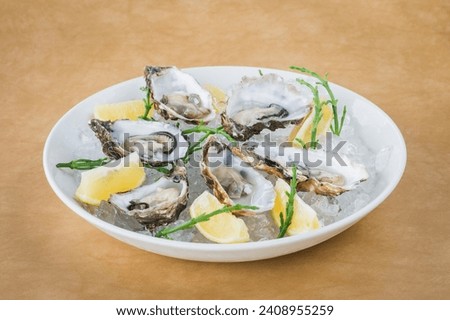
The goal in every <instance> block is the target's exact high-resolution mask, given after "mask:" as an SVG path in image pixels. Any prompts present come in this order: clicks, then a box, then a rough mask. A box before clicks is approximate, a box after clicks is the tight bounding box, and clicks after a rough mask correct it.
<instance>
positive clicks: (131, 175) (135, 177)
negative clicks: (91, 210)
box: [75, 153, 145, 205]
mask: <svg viewBox="0 0 450 320" xmlns="http://www.w3.org/2000/svg"><path fill="white" fill-rule="evenodd" d="M144 180H145V171H144V167H143V166H142V165H141V162H140V160H139V155H138V154H137V153H131V154H130V155H129V156H127V157H125V158H122V159H119V160H116V161H113V162H110V163H108V164H107V165H105V166H102V167H98V168H95V169H91V170H88V171H85V172H83V173H82V174H81V182H80V185H79V186H78V189H77V191H76V192H75V197H76V198H77V199H79V200H80V201H82V202H85V203H88V204H92V205H99V204H100V202H101V201H102V200H108V199H109V197H110V196H111V195H112V194H114V193H118V192H125V191H129V190H131V189H134V188H137V187H139V186H140V185H141V184H142V183H143V182H144Z"/></svg>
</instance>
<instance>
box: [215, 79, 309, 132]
mask: <svg viewBox="0 0 450 320" xmlns="http://www.w3.org/2000/svg"><path fill="white" fill-rule="evenodd" d="M310 110H311V101H310V99H309V98H307V97H306V96H305V95H303V94H302V93H301V92H300V90H299V89H298V88H297V87H296V86H294V85H293V84H289V83H287V82H285V80H284V79H283V78H282V77H280V76H278V75H276V74H266V75H264V76H261V77H256V78H248V77H244V78H242V81H241V82H240V83H239V84H237V85H235V86H234V87H233V89H232V90H231V93H230V97H229V100H228V105H227V108H226V110H225V112H224V113H222V114H221V120H222V125H223V127H224V128H225V130H226V131H227V132H228V133H229V134H230V135H231V136H232V137H233V138H235V139H236V140H239V141H244V140H247V139H248V138H250V137H251V136H253V135H255V134H258V133H260V132H261V131H262V130H264V129H269V130H271V131H273V130H276V129H279V128H284V127H286V126H287V125H288V124H292V123H298V122H300V121H301V120H302V119H303V118H304V117H305V116H306V115H307V114H308V113H309V112H310Z"/></svg>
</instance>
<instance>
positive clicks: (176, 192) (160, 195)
mask: <svg viewBox="0 0 450 320" xmlns="http://www.w3.org/2000/svg"><path fill="white" fill-rule="evenodd" d="M188 195H189V192H188V181H187V178H186V168H185V167H184V166H182V165H179V166H176V167H175V168H174V170H173V172H172V173H171V175H170V176H167V177H162V178H160V179H158V180H157V181H156V182H154V183H152V184H148V185H144V186H142V187H139V188H137V189H134V190H132V191H130V192H127V193H120V194H115V195H112V196H111V197H110V199H109V202H110V203H111V204H112V205H114V206H115V207H117V208H118V209H119V210H120V211H121V212H122V213H123V214H126V215H128V216H132V217H134V218H135V219H136V220H137V221H139V222H140V223H142V224H145V225H147V227H148V228H149V229H150V230H152V229H154V228H155V227H156V226H160V225H164V224H167V223H169V222H172V221H174V220H176V219H178V215H179V214H180V212H181V211H183V210H184V208H186V205H187V202H188Z"/></svg>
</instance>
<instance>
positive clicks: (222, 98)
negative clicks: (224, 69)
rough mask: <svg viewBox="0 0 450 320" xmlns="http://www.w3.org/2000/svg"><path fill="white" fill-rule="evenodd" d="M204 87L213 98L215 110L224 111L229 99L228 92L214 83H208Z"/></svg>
mask: <svg viewBox="0 0 450 320" xmlns="http://www.w3.org/2000/svg"><path fill="white" fill-rule="evenodd" d="M204 88H205V89H206V90H208V91H209V93H210V94H211V96H212V98H213V107H214V109H215V111H216V112H217V113H222V112H224V111H225V108H226V106H227V100H228V96H227V95H226V93H225V92H224V91H223V90H222V89H220V88H218V87H216V86H213V85H212V84H206V85H205V86H204Z"/></svg>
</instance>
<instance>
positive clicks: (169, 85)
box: [144, 66, 216, 123]
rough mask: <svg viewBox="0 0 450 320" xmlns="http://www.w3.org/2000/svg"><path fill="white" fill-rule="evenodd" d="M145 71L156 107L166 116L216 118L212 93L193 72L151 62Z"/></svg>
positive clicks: (193, 119)
mask: <svg viewBox="0 0 450 320" xmlns="http://www.w3.org/2000/svg"><path fill="white" fill-rule="evenodd" d="M144 72H145V80H146V83H147V87H148V88H149V89H150V92H151V94H152V99H153V101H154V106H155V110H156V111H157V112H158V113H159V114H160V115H161V116H162V117H163V118H164V119H166V120H168V119H171V120H178V119H180V120H183V121H185V122H187V123H200V122H202V121H203V122H205V123H207V122H209V121H211V120H212V119H214V118H215V116H216V113H215V111H214V108H213V104H212V97H211V94H210V93H209V91H207V90H205V89H203V88H202V87H201V86H200V84H199V83H198V82H197V80H195V79H194V78H193V77H192V76H191V75H189V74H187V73H184V72H182V71H180V70H179V69H177V68H176V67H155V66H148V67H146V68H145V71H144Z"/></svg>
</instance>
